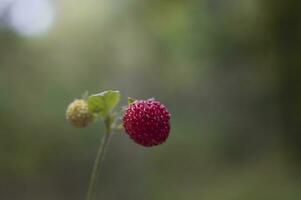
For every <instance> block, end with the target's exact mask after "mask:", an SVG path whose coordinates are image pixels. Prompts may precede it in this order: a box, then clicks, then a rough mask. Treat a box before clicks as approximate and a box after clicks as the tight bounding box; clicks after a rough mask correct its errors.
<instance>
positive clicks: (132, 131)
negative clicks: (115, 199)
mask: <svg viewBox="0 0 301 200" xmlns="http://www.w3.org/2000/svg"><path fill="white" fill-rule="evenodd" d="M123 126H124V128H125V131H126V133H127V134H128V135H129V136H130V137H131V138H132V139H133V140H134V141H135V142H136V143H138V144H141V145H143V146H146V147H150V146H154V145H158V144H161V143H163V142H165V140H166V139H167V137H168V135H169V131H170V113H169V112H168V110H167V109H166V107H165V106H164V105H162V104H161V103H160V102H159V101H156V100H154V99H149V100H138V101H135V102H134V103H132V104H130V105H129V106H128V107H127V109H126V111H125V113H124V115H123Z"/></svg>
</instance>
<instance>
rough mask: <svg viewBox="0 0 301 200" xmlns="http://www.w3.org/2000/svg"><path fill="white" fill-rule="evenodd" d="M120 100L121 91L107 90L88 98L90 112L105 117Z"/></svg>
mask: <svg viewBox="0 0 301 200" xmlns="http://www.w3.org/2000/svg"><path fill="white" fill-rule="evenodd" d="M119 99H120V92H119V91H112V90H107V91H104V92H102V93H99V94H94V95H91V96H89V98H88V106H89V111H90V112H92V113H94V114H97V115H100V116H101V117H105V116H107V115H108V114H109V112H110V111H111V110H112V109H113V108H114V107H115V106H116V105H117V103H118V102H119Z"/></svg>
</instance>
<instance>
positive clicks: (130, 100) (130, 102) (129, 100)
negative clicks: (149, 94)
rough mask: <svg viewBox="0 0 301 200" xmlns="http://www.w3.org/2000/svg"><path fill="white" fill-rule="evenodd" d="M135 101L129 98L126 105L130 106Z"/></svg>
mask: <svg viewBox="0 0 301 200" xmlns="http://www.w3.org/2000/svg"><path fill="white" fill-rule="evenodd" d="M135 101H136V99H133V98H131V97H128V104H132V103H134V102H135Z"/></svg>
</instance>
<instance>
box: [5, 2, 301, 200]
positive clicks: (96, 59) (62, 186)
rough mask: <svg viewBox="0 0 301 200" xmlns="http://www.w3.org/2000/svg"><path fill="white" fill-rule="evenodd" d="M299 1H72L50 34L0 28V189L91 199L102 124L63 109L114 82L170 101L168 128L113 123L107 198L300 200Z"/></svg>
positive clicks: (103, 183)
mask: <svg viewBox="0 0 301 200" xmlns="http://www.w3.org/2000/svg"><path fill="white" fill-rule="evenodd" d="M300 4H301V3H300V2H299V1H294V0H288V1H272V0H267V1H259V0H245V1H238V0H232V1H230V0H226V1H220V0H210V1H209V0H198V1H197V0H187V1H181V0H175V1H170V0H161V1H158V0H153V1H138V0H125V1H108V0H102V1H96V0H87V1H85V2H81V3H79V2H78V3H74V1H71V0H64V1H55V2H54V5H55V8H56V23H55V24H54V26H53V27H52V29H50V30H49V32H48V33H47V34H44V35H41V36H36V37H31V38H24V37H22V36H20V35H18V34H17V33H14V32H11V31H8V30H4V29H1V32H0V53H1V54H0V91H1V94H0V125H1V129H0V130H1V134H0V135H1V139H0V158H1V160H0V161H1V162H0V177H1V180H0V199H7V200H14V199H24V200H27V199H28V200H35V199H43V200H47V199H57V200H60V199H61V200H63V199H64V200H66V199H73V200H77V199H78V200H80V199H83V197H84V196H85V192H86V189H87V184H88V180H89V176H90V170H91V167H92V163H93V158H94V156H95V153H96V149H97V145H98V142H99V139H100V135H101V134H102V132H103V127H98V125H97V124H95V125H93V126H92V127H90V128H88V129H75V128H74V127H72V126H70V125H69V124H68V123H67V122H66V120H65V109H66V107H67V105H68V104H69V103H70V102H71V101H72V100H73V99H74V98H77V97H80V94H82V92H84V91H86V90H89V92H90V93H96V92H99V91H103V90H106V89H114V90H115V89H118V90H120V91H121V92H122V93H123V94H127V95H128V96H131V97H134V98H149V97H155V98H156V99H158V100H160V101H162V102H163V103H164V104H165V105H167V107H168V108H169V110H170V111H171V113H172V132H171V135H170V138H169V140H168V142H167V143H166V144H164V145H162V146H160V147H155V148H142V147H140V146H137V145H136V144H134V143H133V142H132V141H131V140H129V139H128V137H127V136H126V135H125V134H123V133H116V135H115V136H114V137H113V140H112V144H111V146H110V148H109V151H108V154H107V157H106V161H105V164H104V167H103V171H102V172H103V173H102V175H101V180H100V181H99V183H100V186H99V192H98V196H99V199H101V198H102V199H144V200H153V199H157V200H161V199H162V200H163V199H164V200H165V199H173V200H180V199H181V200H182V199H188V200H194V199H204V200H227V199H229V200H230V199H231V200H233V199H237V200H240V199H244V200H248V199H250V200H251V199H258V200H261V199H262V200H266V199H274V200H277V199H279V200H280V199H281V200H282V199H287V200H299V199H300V198H301V191H300V186H301V179H300V170H299V169H300V161H301V159H300V153H301V148H300V147H301V144H300V141H301V135H300V130H301V127H300V126H301V90H300V89H301V88H300V87H301V67H300V66H301V65H300V64H301V63H300V62H301V51H300V39H301V33H300V32H301V24H300V22H301V19H300V18H301V15H300V12H299V10H300V8H301V5H300ZM125 103H126V97H123V104H125Z"/></svg>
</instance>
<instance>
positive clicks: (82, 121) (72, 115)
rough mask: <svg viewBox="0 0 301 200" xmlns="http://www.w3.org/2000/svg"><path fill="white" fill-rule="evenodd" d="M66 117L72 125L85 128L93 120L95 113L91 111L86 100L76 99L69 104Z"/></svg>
mask: <svg viewBox="0 0 301 200" xmlns="http://www.w3.org/2000/svg"><path fill="white" fill-rule="evenodd" d="M66 118H67V120H68V121H69V122H70V123H71V124H72V125H74V126H76V127H79V128H83V127H86V126H88V125H89V123H90V122H92V121H93V114H92V113H90V112H89V109H88V104H87V102H86V101H85V100H82V99H76V100H74V101H73V102H72V103H71V104H70V105H69V106H68V108H67V111H66Z"/></svg>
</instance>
